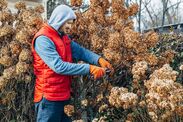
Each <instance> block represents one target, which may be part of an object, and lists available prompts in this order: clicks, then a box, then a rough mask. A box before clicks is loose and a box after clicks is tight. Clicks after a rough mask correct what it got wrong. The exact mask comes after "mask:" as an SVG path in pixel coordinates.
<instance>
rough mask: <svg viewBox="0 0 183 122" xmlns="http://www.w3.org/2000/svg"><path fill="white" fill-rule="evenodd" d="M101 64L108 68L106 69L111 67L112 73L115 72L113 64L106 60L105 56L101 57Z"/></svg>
mask: <svg viewBox="0 0 183 122" xmlns="http://www.w3.org/2000/svg"><path fill="white" fill-rule="evenodd" d="M98 62H99V64H100V66H101V67H102V68H106V69H110V70H111V73H110V74H111V75H112V74H113V73H114V68H113V67H112V65H111V64H110V63H109V62H108V61H106V60H105V59H104V58H99V61H98Z"/></svg>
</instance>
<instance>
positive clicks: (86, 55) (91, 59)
mask: <svg viewBox="0 0 183 122" xmlns="http://www.w3.org/2000/svg"><path fill="white" fill-rule="evenodd" d="M71 48H72V57H73V59H75V60H76V61H80V60H82V61H85V62H87V63H90V64H94V65H98V60H99V58H100V57H101V56H99V55H97V54H95V53H94V52H92V51H90V50H88V49H86V48H84V47H82V46H80V45H79V44H78V43H76V42H74V41H72V42H71Z"/></svg>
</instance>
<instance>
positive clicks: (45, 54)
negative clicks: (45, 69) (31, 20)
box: [34, 36, 89, 75]
mask: <svg viewBox="0 0 183 122" xmlns="http://www.w3.org/2000/svg"><path fill="white" fill-rule="evenodd" d="M34 46H35V51H36V52H37V54H38V55H39V56H40V58H41V59H42V60H43V61H44V62H45V63H46V64H47V65H48V66H49V67H50V68H51V69H52V70H53V71H55V72H56V73H58V74H63V75H86V74H89V64H75V63H69V62H64V61H63V60H62V59H61V57H60V56H59V54H58V53H57V51H56V47H55V45H54V43H53V42H52V41H51V40H50V39H49V38H48V37H46V36H40V37H38V38H37V39H36V40H35V45H34Z"/></svg>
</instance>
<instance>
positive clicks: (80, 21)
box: [72, 0, 159, 66]
mask: <svg viewBox="0 0 183 122" xmlns="http://www.w3.org/2000/svg"><path fill="white" fill-rule="evenodd" d="M90 3H91V5H90V8H89V9H88V10H87V11H86V12H84V13H79V12H77V13H76V14H77V21H76V23H75V25H74V26H73V31H72V34H73V35H79V39H78V40H79V43H81V44H83V45H84V46H85V47H90V48H91V49H92V50H94V51H95V52H98V53H101V52H102V53H103V55H104V56H105V58H106V59H107V60H109V61H110V62H111V63H112V64H113V65H114V66H117V65H120V64H124V65H125V64H126V61H133V60H136V58H137V57H138V59H139V58H141V57H142V58H143V57H144V55H145V54H147V56H146V57H147V58H146V59H145V61H147V62H151V56H149V53H148V49H149V48H151V47H153V46H155V44H156V43H157V42H158V39H159V38H158V35H157V34H156V33H154V32H148V33H145V34H144V35H140V33H138V32H135V31H134V30H133V22H132V21H131V20H130V19H129V17H130V16H133V15H135V14H136V13H137V12H138V5H137V4H132V5H131V6H129V7H128V8H127V7H125V6H124V0H117V1H112V3H111V4H110V1H108V0H101V1H100V0H99V1H97V0H90ZM106 13H107V14H106ZM152 58H153V57H152ZM152 60H154V59H152ZM151 64H152V65H154V62H152V63H150V65H151Z"/></svg>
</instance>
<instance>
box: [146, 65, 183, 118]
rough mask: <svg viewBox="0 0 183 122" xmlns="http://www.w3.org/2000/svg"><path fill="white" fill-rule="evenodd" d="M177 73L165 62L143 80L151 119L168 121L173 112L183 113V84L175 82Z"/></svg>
mask: <svg viewBox="0 0 183 122" xmlns="http://www.w3.org/2000/svg"><path fill="white" fill-rule="evenodd" d="M177 75H178V72H177V71H174V70H173V69H172V68H171V67H170V65H168V64H165V65H164V66H163V67H162V68H160V69H159V70H155V71H154V73H152V74H151V76H150V79H149V80H147V81H145V83H144V85H145V87H146V88H147V90H148V93H147V94H146V95H145V98H146V103H147V108H148V112H149V115H150V117H151V119H152V120H153V121H168V120H169V119H170V118H171V117H172V116H173V115H174V114H175V113H176V114H177V115H180V116H182V115H183V104H182V103H183V86H182V85H181V84H179V83H177V82H175V81H176V77H177Z"/></svg>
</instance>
